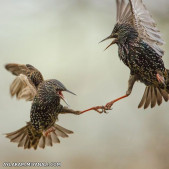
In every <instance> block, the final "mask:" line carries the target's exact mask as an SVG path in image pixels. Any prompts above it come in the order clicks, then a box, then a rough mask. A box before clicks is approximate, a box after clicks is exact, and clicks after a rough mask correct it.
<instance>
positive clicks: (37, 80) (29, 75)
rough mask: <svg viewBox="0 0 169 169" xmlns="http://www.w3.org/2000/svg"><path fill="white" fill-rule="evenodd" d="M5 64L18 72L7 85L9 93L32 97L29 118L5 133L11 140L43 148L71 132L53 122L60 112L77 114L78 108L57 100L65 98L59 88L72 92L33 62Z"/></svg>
mask: <svg viewBox="0 0 169 169" xmlns="http://www.w3.org/2000/svg"><path fill="white" fill-rule="evenodd" d="M5 68H6V69H7V70H8V71H10V72H11V73H12V74H14V75H16V76H17V77H16V78H15V80H14V81H13V82H12V84H11V86H10V93H11V96H16V98H17V99H25V100H27V101H32V106H31V111H30V121H29V122H27V124H26V126H24V127H22V128H21V129H19V130H17V131H14V132H12V133H8V134H6V137H7V138H9V139H10V140H11V142H16V143H18V147H24V149H30V148H34V149H37V147H38V146H39V147H41V148H45V145H47V146H52V144H53V143H59V142H60V140H59V138H58V137H59V136H60V137H68V134H71V133H73V132H72V131H70V130H68V129H65V128H63V127H61V126H59V125H57V124H55V122H56V120H58V115H59V114H64V113H72V114H77V115H78V114H80V111H74V110H72V109H68V108H67V107H63V106H62V105H61V104H60V100H61V99H62V100H64V101H65V99H64V96H63V94H62V91H66V92H69V93H71V94H74V93H73V92H71V91H69V90H67V89H66V87H65V86H64V85H63V84H62V83H61V82H59V81H58V80H55V79H51V80H44V79H43V76H42V74H41V73H40V72H39V71H38V70H37V69H36V68H34V67H33V66H32V65H29V64H26V65H22V64H13V63H12V64H7V65H6V66H5ZM74 95H75V94H74Z"/></svg>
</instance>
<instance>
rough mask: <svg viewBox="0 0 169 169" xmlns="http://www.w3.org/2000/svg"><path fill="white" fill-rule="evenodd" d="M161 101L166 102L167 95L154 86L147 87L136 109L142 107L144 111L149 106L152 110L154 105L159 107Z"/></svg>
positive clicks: (168, 97) (168, 94)
mask: <svg viewBox="0 0 169 169" xmlns="http://www.w3.org/2000/svg"><path fill="white" fill-rule="evenodd" d="M163 99H164V100H165V101H166V102H167V101H168V100H169V93H168V92H167V91H166V90H163V89H160V88H158V87H154V86H147V87H146V88H145V91H144V94H143V97H142V99H141V101H140V103H139V105H138V108H141V107H143V105H144V109H146V108H148V107H149V105H151V108H153V107H155V105H156V104H158V105H161V103H162V100H163ZM150 103H151V104H150Z"/></svg>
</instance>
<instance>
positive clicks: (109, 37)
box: [99, 34, 117, 50]
mask: <svg viewBox="0 0 169 169" xmlns="http://www.w3.org/2000/svg"><path fill="white" fill-rule="evenodd" d="M112 38H114V37H113V34H111V35H110V36H108V37H107V38H105V39H103V40H102V41H100V42H99V43H101V42H103V41H106V40H108V39H112ZM116 42H117V38H114V39H113V41H112V42H111V43H110V45H108V46H107V47H106V49H108V48H109V47H110V46H111V45H113V44H115V43H116ZM106 49H105V50H106Z"/></svg>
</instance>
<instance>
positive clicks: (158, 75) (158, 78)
mask: <svg viewBox="0 0 169 169" xmlns="http://www.w3.org/2000/svg"><path fill="white" fill-rule="evenodd" d="M156 77H157V80H158V82H159V83H163V84H165V80H164V77H163V76H162V75H160V74H159V73H157V74H156Z"/></svg>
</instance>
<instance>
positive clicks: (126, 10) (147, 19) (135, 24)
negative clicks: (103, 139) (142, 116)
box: [88, 0, 169, 111]
mask: <svg viewBox="0 0 169 169" xmlns="http://www.w3.org/2000/svg"><path fill="white" fill-rule="evenodd" d="M116 4H117V23H116V25H115V27H114V29H113V31H112V33H111V35H110V36H108V37H107V38H105V39H104V40H102V41H101V42H103V41H105V40H108V39H113V41H112V42H111V44H110V45H109V46H108V47H110V46H111V45H113V44H117V46H118V54H119V58H120V60H122V61H123V63H124V64H125V65H126V66H127V67H128V68H129V69H130V77H129V81H128V89H127V92H126V95H124V96H122V97H120V98H118V99H116V100H113V101H111V102H109V103H107V104H106V106H97V107H93V108H91V109H88V110H92V109H94V110H97V111H99V109H102V110H109V109H111V106H112V105H113V103H115V102H116V101H118V100H120V99H122V98H125V97H127V96H129V95H130V93H131V92H132V88H133V85H134V83H135V82H136V81H140V82H142V83H144V84H145V85H146V88H145V92H144V95H143V97H142V100H141V102H140V104H139V106H138V107H139V108H140V107H142V106H144V108H145V109H146V108H147V107H148V106H149V105H151V108H153V107H154V106H155V105H156V103H157V104H158V105H160V104H161V103H162V98H163V99H164V100H165V101H168V100H169V95H168V94H169V70H167V69H166V68H165V66H164V62H163V60H162V56H163V55H164V51H163V50H162V49H160V47H159V46H160V45H163V43H164V41H163V40H162V38H161V35H160V32H159V30H158V29H157V27H156V24H155V21H154V20H153V18H152V16H151V15H150V13H149V11H148V10H147V9H146V7H145V5H144V4H143V2H142V0H129V2H128V3H127V4H126V3H125V0H116ZM108 47H107V48H108ZM107 48H106V49H107Z"/></svg>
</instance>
